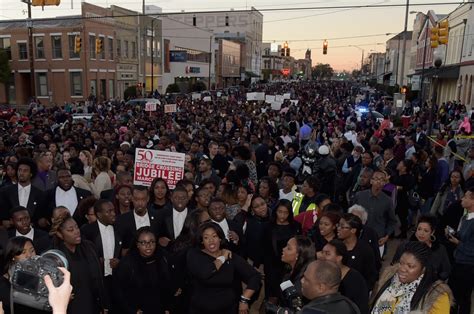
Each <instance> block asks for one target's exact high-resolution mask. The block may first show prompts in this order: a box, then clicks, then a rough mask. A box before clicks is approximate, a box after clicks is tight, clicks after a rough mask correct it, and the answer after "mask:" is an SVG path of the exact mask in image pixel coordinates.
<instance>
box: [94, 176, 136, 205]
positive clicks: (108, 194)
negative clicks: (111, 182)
mask: <svg viewBox="0 0 474 314" xmlns="http://www.w3.org/2000/svg"><path fill="white" fill-rule="evenodd" d="M115 180H116V183H117V184H116V186H121V185H132V184H133V179H132V175H131V174H130V172H127V171H118V172H117V175H116V176H115ZM100 198H101V199H105V200H109V201H111V202H113V201H115V189H110V190H105V191H102V192H101V193H100Z"/></svg>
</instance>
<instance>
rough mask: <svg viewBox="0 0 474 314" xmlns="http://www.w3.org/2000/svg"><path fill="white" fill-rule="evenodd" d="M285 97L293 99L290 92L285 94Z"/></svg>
mask: <svg viewBox="0 0 474 314" xmlns="http://www.w3.org/2000/svg"><path fill="white" fill-rule="evenodd" d="M283 99H291V94H290V93H286V94H283Z"/></svg>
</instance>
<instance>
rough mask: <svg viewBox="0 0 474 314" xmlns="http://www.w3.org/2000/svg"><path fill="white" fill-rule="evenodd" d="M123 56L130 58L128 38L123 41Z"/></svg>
mask: <svg viewBox="0 0 474 314" xmlns="http://www.w3.org/2000/svg"><path fill="white" fill-rule="evenodd" d="M123 57H124V58H128V40H124V41H123Z"/></svg>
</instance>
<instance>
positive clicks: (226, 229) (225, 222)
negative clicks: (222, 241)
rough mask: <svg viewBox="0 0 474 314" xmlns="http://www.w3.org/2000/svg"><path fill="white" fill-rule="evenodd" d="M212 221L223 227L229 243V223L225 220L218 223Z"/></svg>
mask: <svg viewBox="0 0 474 314" xmlns="http://www.w3.org/2000/svg"><path fill="white" fill-rule="evenodd" d="M212 221H213V222H215V223H216V224H218V225H219V226H220V227H221V229H222V231H224V235H225V238H226V240H227V241H229V224H228V223H227V219H225V218H224V219H222V221H221V222H217V221H215V220H212Z"/></svg>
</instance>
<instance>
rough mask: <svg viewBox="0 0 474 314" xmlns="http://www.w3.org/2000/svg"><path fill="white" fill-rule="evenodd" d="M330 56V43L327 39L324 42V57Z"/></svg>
mask: <svg viewBox="0 0 474 314" xmlns="http://www.w3.org/2000/svg"><path fill="white" fill-rule="evenodd" d="M327 54H328V41H327V40H326V39H325V40H324V42H323V55H327Z"/></svg>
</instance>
